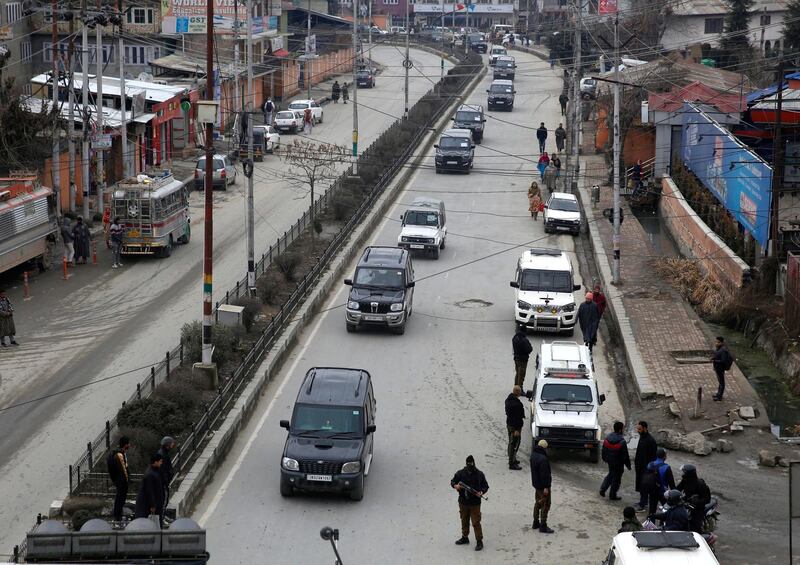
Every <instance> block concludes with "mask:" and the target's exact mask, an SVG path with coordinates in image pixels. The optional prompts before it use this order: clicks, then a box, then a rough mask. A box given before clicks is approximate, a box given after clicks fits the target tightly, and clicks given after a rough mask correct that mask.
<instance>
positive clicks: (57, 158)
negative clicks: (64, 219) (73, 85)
mask: <svg viewBox="0 0 800 565" xmlns="http://www.w3.org/2000/svg"><path fill="white" fill-rule="evenodd" d="M57 9H58V2H57V0H53V1H52V3H51V14H52V17H53V30H52V32H53V33H52V35H53V38H52V42H53V156H52V159H51V161H52V168H51V170H52V175H51V176H52V179H53V192H54V193H55V195H56V214H57V215H58V216H59V219H60V216H61V151H60V148H59V133H58V122H59V119H60V118H61V112H60V110H59V104H58V81H59V78H60V77H59V68H58V61H59V59H60V58H61V48H60V47H61V46H60V45H59V44H58V18H57V17H56V11H57Z"/></svg>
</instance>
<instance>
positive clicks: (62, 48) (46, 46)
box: [42, 41, 69, 63]
mask: <svg viewBox="0 0 800 565" xmlns="http://www.w3.org/2000/svg"><path fill="white" fill-rule="evenodd" d="M58 51H59V53H60V54H61V57H62V58H63V59H64V60H66V57H67V55H68V54H69V43H67V42H63V43H59V44H58ZM42 58H43V59H44V62H45V63H52V62H53V44H52V43H50V42H49V41H45V42H44V43H42Z"/></svg>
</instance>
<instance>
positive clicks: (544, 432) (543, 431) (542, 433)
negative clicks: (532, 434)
mask: <svg viewBox="0 0 800 565" xmlns="http://www.w3.org/2000/svg"><path fill="white" fill-rule="evenodd" d="M539 435H540V436H542V437H544V436H549V435H550V428H539Z"/></svg>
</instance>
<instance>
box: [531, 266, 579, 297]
mask: <svg viewBox="0 0 800 565" xmlns="http://www.w3.org/2000/svg"><path fill="white" fill-rule="evenodd" d="M520 278H521V280H520V281H519V289H520V290H534V291H539V292H569V293H571V292H572V275H571V274H570V272H569V271H540V270H535V269H526V270H524V271H522V277H520Z"/></svg>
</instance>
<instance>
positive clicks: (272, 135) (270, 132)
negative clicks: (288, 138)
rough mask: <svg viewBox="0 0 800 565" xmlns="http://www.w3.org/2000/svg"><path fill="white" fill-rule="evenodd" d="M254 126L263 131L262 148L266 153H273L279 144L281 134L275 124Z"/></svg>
mask: <svg viewBox="0 0 800 565" xmlns="http://www.w3.org/2000/svg"><path fill="white" fill-rule="evenodd" d="M256 128H258V129H260V130H262V131H263V132H264V145H265V146H266V147H265V148H264V149H265V150H266V151H267V153H274V152H275V150H276V149H278V148H279V147H280V146H281V134H280V133H278V130H277V129H276V128H275V126H253V129H256Z"/></svg>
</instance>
